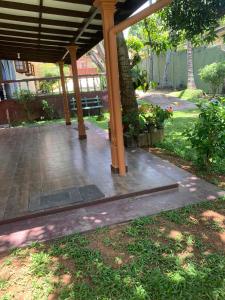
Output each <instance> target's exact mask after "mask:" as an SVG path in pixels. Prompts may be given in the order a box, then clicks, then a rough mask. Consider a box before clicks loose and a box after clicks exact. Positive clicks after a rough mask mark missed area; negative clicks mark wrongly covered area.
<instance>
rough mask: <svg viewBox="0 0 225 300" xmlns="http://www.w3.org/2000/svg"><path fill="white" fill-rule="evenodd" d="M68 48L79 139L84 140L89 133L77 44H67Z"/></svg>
mask: <svg viewBox="0 0 225 300" xmlns="http://www.w3.org/2000/svg"><path fill="white" fill-rule="evenodd" d="M66 48H67V50H68V51H69V53H70V59H71V66H72V74H73V88H74V95H75V99H76V104H77V119H78V132H79V139H80V140H83V139H86V138H87V135H86V131H85V125H84V118H83V108H82V102H81V94H80V87H79V80H78V71H77V46H76V45H73V44H71V45H69V46H67V47H66Z"/></svg>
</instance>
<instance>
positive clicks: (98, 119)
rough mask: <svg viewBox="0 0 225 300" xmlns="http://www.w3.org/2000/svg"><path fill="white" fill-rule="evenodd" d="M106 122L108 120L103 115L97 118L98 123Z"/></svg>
mask: <svg viewBox="0 0 225 300" xmlns="http://www.w3.org/2000/svg"><path fill="white" fill-rule="evenodd" d="M106 120H107V118H106V116H105V115H104V114H102V113H101V114H100V115H99V116H97V117H96V121H97V122H104V121H106Z"/></svg>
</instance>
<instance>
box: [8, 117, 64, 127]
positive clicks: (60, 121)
mask: <svg viewBox="0 0 225 300" xmlns="http://www.w3.org/2000/svg"><path fill="white" fill-rule="evenodd" d="M55 124H65V119H54V120H42V121H33V122H21V123H14V124H13V127H34V126H47V125H55Z"/></svg>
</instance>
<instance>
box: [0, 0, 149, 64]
mask: <svg viewBox="0 0 225 300" xmlns="http://www.w3.org/2000/svg"><path fill="white" fill-rule="evenodd" d="M93 2H94V1H93V0H20V1H17V0H10V1H7V0H6V1H5V0H0V44H1V47H0V59H12V60H16V59H17V58H18V55H17V53H20V59H21V60H27V61H28V60H29V61H42V62H57V61H59V60H61V59H62V58H63V57H64V56H65V54H66V50H65V46H66V45H68V44H70V43H71V42H75V43H76V44H77V45H78V46H79V49H78V57H80V56H82V55H83V54H84V53H86V52H87V51H89V50H90V49H91V48H92V47H94V46H95V45H96V44H98V42H99V41H101V40H102V36H103V34H102V20H101V15H100V12H99V11H98V10H97V9H96V8H95V7H94V6H93ZM145 2H146V0H140V1H137V0H119V1H118V3H117V12H116V15H115V23H119V22H121V21H122V20H124V19H126V18H127V17H129V16H130V15H131V14H132V13H133V12H134V11H135V10H136V9H137V8H139V7H140V6H141V5H142V4H143V3H145ZM69 61H70V60H69V55H66V56H65V62H67V63H68V62H69Z"/></svg>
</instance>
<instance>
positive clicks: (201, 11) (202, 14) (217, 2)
mask: <svg viewBox="0 0 225 300" xmlns="http://www.w3.org/2000/svg"><path fill="white" fill-rule="evenodd" d="M224 14H225V0H195V1H187V0H174V1H173V2H172V3H171V5H169V6H168V7H167V8H165V9H164V10H163V12H162V15H163V19H164V20H165V22H166V23H167V26H168V27H169V28H171V30H172V31H173V32H174V33H175V34H176V35H178V36H179V35H181V34H182V35H184V38H185V39H186V40H190V41H193V39H196V37H199V36H201V40H202V41H204V42H206V43H209V42H212V41H213V40H214V39H215V37H216V33H215V29H216V28H217V27H218V26H219V19H220V18H222V16H223V15H224Z"/></svg>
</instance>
